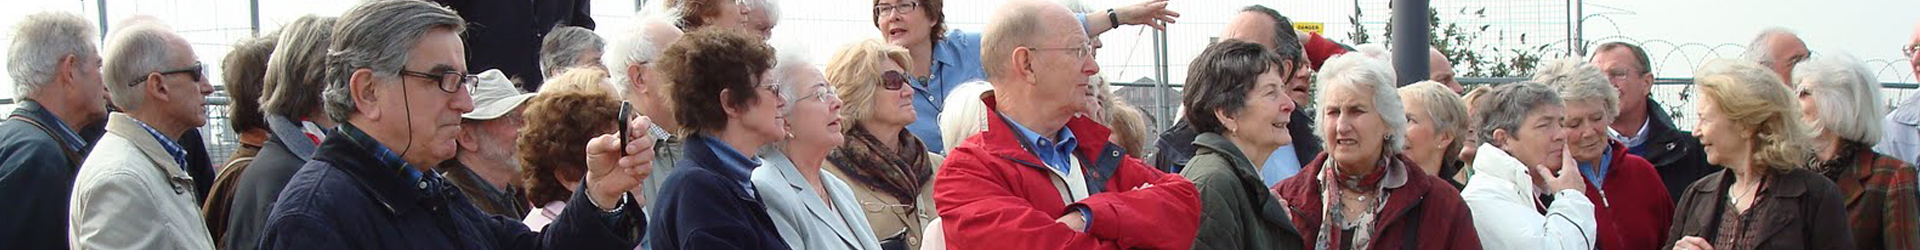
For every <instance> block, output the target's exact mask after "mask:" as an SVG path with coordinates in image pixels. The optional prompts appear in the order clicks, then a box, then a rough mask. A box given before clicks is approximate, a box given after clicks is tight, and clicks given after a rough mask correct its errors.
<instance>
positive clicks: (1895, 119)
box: [1873, 24, 1920, 164]
mask: <svg viewBox="0 0 1920 250" xmlns="http://www.w3.org/2000/svg"><path fill="white" fill-rule="evenodd" d="M1901 48H1902V51H1901V52H1904V53H1906V55H1907V59H1908V60H1907V63H1908V65H1909V66H1911V67H1912V70H1913V77H1914V80H1920V24H1915V25H1914V26H1913V36H1912V37H1911V38H1907V45H1906V46H1903V47H1901ZM1881 126H1882V128H1885V129H1886V131H1885V132H1886V136H1885V137H1883V138H1881V139H1880V144H1877V145H1874V146H1873V151H1875V152H1880V153H1882V154H1887V155H1890V156H1893V157H1894V158H1899V159H1900V160H1904V161H1907V163H1915V164H1920V95H1914V96H1913V97H1908V98H1907V100H1905V101H1901V102H1900V106H1895V107H1894V109H1893V112H1890V113H1887V119H1886V122H1885V123H1884V124H1882V125H1881Z"/></svg>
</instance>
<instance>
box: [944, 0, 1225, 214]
mask: <svg viewBox="0 0 1920 250" xmlns="http://www.w3.org/2000/svg"><path fill="white" fill-rule="evenodd" d="M988 20H992V21H991V22H990V23H988V24H987V29H986V33H985V38H984V39H983V41H982V45H983V46H982V47H983V49H982V51H981V58H983V63H984V64H985V65H988V66H986V68H985V69H986V71H987V75H988V76H991V77H990V78H988V81H989V82H990V83H991V84H992V85H993V87H994V89H995V90H994V92H993V93H992V94H989V95H987V96H984V97H982V99H983V100H982V101H984V102H986V105H987V107H988V108H989V109H990V110H992V111H990V112H989V114H990V115H988V117H990V118H987V119H988V122H987V123H988V125H987V127H988V129H987V130H986V131H985V132H981V133H980V134H978V135H975V136H973V137H969V138H967V140H966V142H964V143H962V144H961V145H960V146H959V147H957V148H954V150H953V152H950V154H949V156H948V158H947V159H946V163H945V165H944V166H942V167H941V168H942V169H941V170H940V171H939V173H938V174H937V176H936V177H935V181H934V183H935V184H934V187H933V189H934V191H933V192H934V203H935V207H937V208H938V210H939V212H940V218H941V220H944V222H941V223H944V224H943V227H942V228H943V229H944V230H943V231H944V232H945V234H946V235H945V237H946V238H945V239H946V242H947V245H946V246H947V248H951V249H1134V248H1149V249H1186V248H1189V247H1192V242H1193V234H1194V232H1196V230H1197V229H1198V221H1199V217H1198V216H1199V209H1200V207H1199V206H1200V204H1199V200H1198V197H1197V191H1196V190H1195V189H1194V186H1193V183H1191V182H1188V181H1187V180H1186V179H1184V178H1181V177H1180V176H1177V175H1170V174H1166V173H1162V172H1160V171H1155V170H1153V169H1152V168H1151V167H1148V166H1147V165H1146V164H1145V163H1143V162H1141V161H1140V160H1139V159H1135V158H1132V157H1127V156H1124V155H1125V154H1122V153H1121V152H1120V151H1119V146H1116V145H1113V144H1112V143H1109V142H1107V140H1103V139H1101V138H1107V136H1108V134H1109V133H1110V131H1108V130H1107V128H1105V127H1102V126H1100V124H1098V123H1096V122H1094V121H1093V120H1091V119H1088V118H1085V117H1076V116H1074V113H1076V112H1080V111H1082V110H1083V109H1084V107H1083V104H1085V103H1086V102H1083V101H1081V98H1079V97H1080V96H1082V95H1083V92H1082V91H1087V87H1086V86H1087V83H1086V81H1087V79H1088V76H1090V75H1093V74H1095V73H1098V72H1099V71H1100V68H1099V66H1097V65H1095V64H1094V62H1093V60H1091V55H1090V54H1091V51H1089V50H1091V48H1090V45H1088V44H1089V43H1088V41H1087V40H1088V38H1087V36H1086V34H1085V33H1084V31H1082V30H1081V29H1080V28H1079V27H1078V26H1077V24H1076V22H1075V21H1074V18H1073V15H1072V14H1071V13H1069V12H1068V11H1067V9H1066V7H1063V6H1060V5H1059V4H1054V3H1050V2H1037V1H1032V0H1027V1H1014V2H1010V3H1007V4H1006V5H1004V6H1002V7H1000V9H999V10H997V11H995V12H994V17H993V18H991V19H988ZM1042 69H1044V70H1042ZM1060 69H1074V70H1060ZM1080 138H1092V139H1080ZM1087 171H1094V172H1092V173H1088V172H1087Z"/></svg>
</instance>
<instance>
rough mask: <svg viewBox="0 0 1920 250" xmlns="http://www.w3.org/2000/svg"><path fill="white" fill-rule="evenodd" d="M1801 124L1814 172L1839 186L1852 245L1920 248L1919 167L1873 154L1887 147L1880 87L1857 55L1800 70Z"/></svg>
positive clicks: (1797, 82) (1796, 78)
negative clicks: (1807, 133)
mask: <svg viewBox="0 0 1920 250" xmlns="http://www.w3.org/2000/svg"><path fill="white" fill-rule="evenodd" d="M1793 71H1794V72H1793V78H1794V79H1793V82H1794V84H1793V86H1795V87H1796V88H1798V89H1796V90H1795V92H1796V95H1798V96H1799V99H1800V113H1801V116H1800V120H1801V121H1804V122H1806V124H1807V126H1808V127H1809V128H1812V130H1813V131H1812V132H1813V148H1814V149H1815V151H1814V152H1815V154H1814V164H1813V165H1814V168H1813V170H1814V171H1817V172H1820V173H1821V174H1822V175H1825V176H1826V177H1827V179H1828V180H1832V181H1833V183H1834V184H1837V185H1838V186H1839V187H1840V195H1841V197H1859V198H1857V199H1856V200H1850V201H1849V202H1847V219H1848V220H1847V221H1848V222H1850V223H1849V225H1851V226H1852V229H1853V242H1854V243H1855V244H1859V245H1860V247H1861V249H1915V248H1920V245H1915V244H1920V224H1916V223H1915V222H1916V220H1920V219H1916V218H1920V210H1917V209H1915V206H1916V205H1920V204H1916V203H1920V201H1916V199H1917V198H1916V197H1915V196H1914V195H1915V194H1914V175H1915V174H1914V169H1913V165H1912V164H1910V163H1907V162H1905V161H1901V160H1899V159H1896V158H1894V157H1892V156H1887V155H1885V154H1879V153H1874V152H1873V149H1871V148H1870V147H1872V146H1873V144H1874V143H1877V142H1878V141H1879V140H1880V136H1881V134H1880V124H1881V123H1880V117H1882V116H1885V115H1886V114H1887V109H1886V107H1885V106H1882V105H1880V100H1881V99H1880V88H1879V86H1878V85H1879V81H1876V80H1875V79H1876V78H1874V77H1873V74H1872V73H1871V72H1869V71H1867V68H1866V67H1865V66H1864V65H1861V64H1860V62H1859V61H1856V60H1854V59H1853V57H1851V56H1846V55H1840V56H1831V57H1821V58H1817V59H1814V60H1811V61H1807V62H1805V63H1801V64H1800V65H1799V66H1797V67H1794V69H1793Z"/></svg>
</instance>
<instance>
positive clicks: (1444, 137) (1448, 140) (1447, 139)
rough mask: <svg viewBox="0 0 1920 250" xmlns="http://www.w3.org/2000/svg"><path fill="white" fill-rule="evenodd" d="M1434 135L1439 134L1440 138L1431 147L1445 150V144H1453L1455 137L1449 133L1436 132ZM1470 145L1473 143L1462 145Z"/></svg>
mask: <svg viewBox="0 0 1920 250" xmlns="http://www.w3.org/2000/svg"><path fill="white" fill-rule="evenodd" d="M1436 136H1439V137H1440V138H1439V140H1438V141H1437V142H1435V143H1434V145H1433V148H1436V149H1441V150H1446V149H1447V145H1453V141H1454V137H1456V136H1454V135H1451V134H1438V135H1436ZM1472 146H1473V145H1463V147H1472Z"/></svg>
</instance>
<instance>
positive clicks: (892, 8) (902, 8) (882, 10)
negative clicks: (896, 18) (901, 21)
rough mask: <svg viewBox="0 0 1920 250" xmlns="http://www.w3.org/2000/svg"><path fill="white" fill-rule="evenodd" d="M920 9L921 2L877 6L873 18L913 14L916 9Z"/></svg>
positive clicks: (874, 8) (874, 6)
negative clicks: (886, 15)
mask: <svg viewBox="0 0 1920 250" xmlns="http://www.w3.org/2000/svg"><path fill="white" fill-rule="evenodd" d="M918 8H920V2H917V1H915V2H905V3H900V4H875V5H873V16H875V17H879V16H881V15H885V14H894V15H900V14H907V12H913V10H914V9H918Z"/></svg>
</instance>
